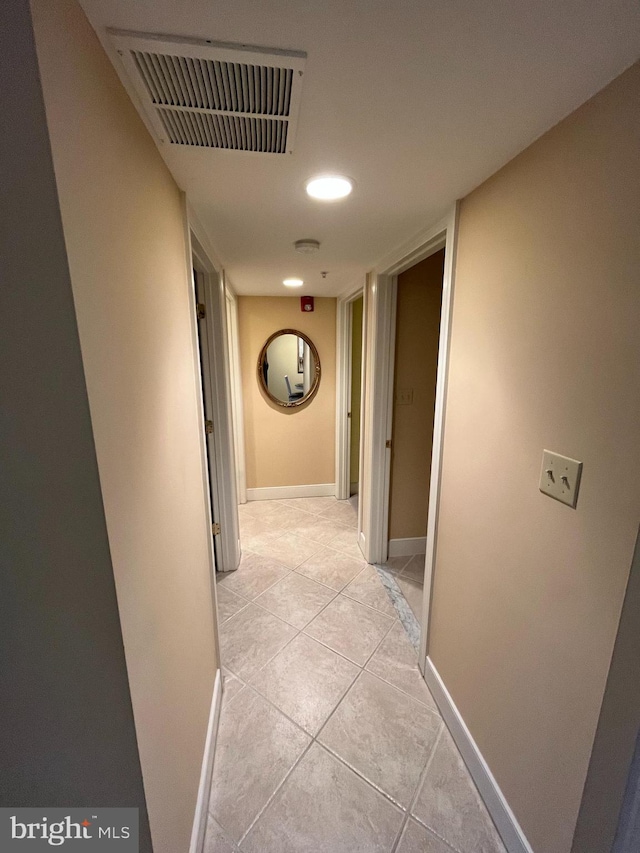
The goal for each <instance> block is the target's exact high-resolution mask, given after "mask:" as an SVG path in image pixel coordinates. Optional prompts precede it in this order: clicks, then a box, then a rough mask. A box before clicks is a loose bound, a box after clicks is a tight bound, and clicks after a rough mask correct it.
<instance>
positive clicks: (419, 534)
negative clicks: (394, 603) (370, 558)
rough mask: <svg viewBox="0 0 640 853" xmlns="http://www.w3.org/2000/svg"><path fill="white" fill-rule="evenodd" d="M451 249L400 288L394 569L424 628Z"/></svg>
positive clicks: (421, 265)
mask: <svg viewBox="0 0 640 853" xmlns="http://www.w3.org/2000/svg"><path fill="white" fill-rule="evenodd" d="M444 261H445V250H444V248H442V249H439V250H438V251H436V252H434V254H432V255H429V257H427V258H425V259H424V260H422V261H419V262H418V263H417V264H416V265H415V266H413V267H410V268H409V269H407V270H405V271H404V272H402V273H400V275H399V276H398V279H397V287H396V318H395V352H394V374H393V394H392V399H393V414H392V441H391V464H390V477H389V516H388V529H389V533H388V562H387V565H388V567H389V570H390V571H392V572H393V574H394V578H395V581H396V583H397V585H398V586H399V587H400V590H401V591H402V593H403V595H404V598H405V600H406V602H407V604H408V606H409V609H410V610H411V612H412V613H413V616H414V617H415V619H416V620H417V622H419V621H420V618H421V610H422V598H423V585H424V571H425V554H426V536H427V517H428V508H429V482H430V476H431V449H432V444H433V419H434V412H435V398H436V379H437V367H438V348H439V347H438V345H439V338H440V315H441V306H442V279H443V275H444Z"/></svg>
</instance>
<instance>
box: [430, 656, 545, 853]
mask: <svg viewBox="0 0 640 853" xmlns="http://www.w3.org/2000/svg"><path fill="white" fill-rule="evenodd" d="M424 677H425V681H426V682H427V684H428V686H429V689H430V690H431V692H432V693H433V698H434V699H435V700H436V704H437V705H438V708H439V709H440V713H441V714H442V717H443V719H444V721H445V723H446V724H447V728H448V729H449V731H450V732H451V736H452V737H453V739H454V741H455V742H456V745H457V747H458V749H459V750H460V754H461V755H462V758H463V759H464V763H465V764H466V765H467V769H468V770H469V773H470V774H471V777H472V778H473V781H474V782H475V783H476V787H477V788H478V791H479V792H480V796H481V797H482V799H483V800H484V804H485V805H486V807H487V810H488V811H489V814H490V815H491V817H492V818H493V822H494V823H495V825H496V828H497V830H498V832H499V833H500V835H501V837H502V840H503V842H504V845H505V847H506V848H507V851H508V853H533V849H532V847H531V845H530V844H529V842H528V841H527V838H526V836H525V834H524V832H523V831H522V828H521V827H520V824H519V823H518V821H517V820H516V816H515V815H514V813H513V812H512V811H511V808H510V807H509V803H508V802H507V800H506V799H505V796H504V794H503V793H502V791H501V790H500V788H499V786H498V783H497V782H496V780H495V778H494V776H493V773H492V772H491V770H490V769H489V765H488V764H487V762H486V761H485V760H484V758H483V756H482V753H481V752H480V750H479V749H478V745H477V744H476V742H475V741H474V739H473V737H472V736H471V732H470V731H469V729H468V728H467V726H466V724H465V722H464V720H463V719H462V716H461V715H460V712H459V711H458V709H457V708H456V705H455V703H454V701H453V699H452V698H451V696H450V694H449V691H448V690H447V688H446V687H445V685H444V682H443V681H442V678H441V677H440V673H439V672H438V670H437V669H436V668H435V666H434V664H433V661H432V660H431V658H429V657H428V658H427V662H426V666H425V671H424Z"/></svg>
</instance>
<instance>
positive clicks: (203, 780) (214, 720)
mask: <svg viewBox="0 0 640 853" xmlns="http://www.w3.org/2000/svg"><path fill="white" fill-rule="evenodd" d="M221 706H222V672H221V671H220V670H218V671H217V672H216V680H215V682H214V685H213V698H212V699H211V710H210V712H209V724H208V726H207V737H206V739H205V742H204V756H203V759H202V770H201V771H200V785H199V787H198V799H197V800H196V810H195V814H194V817H193V829H192V830H191V843H190V845H189V853H203V850H204V836H205V832H206V831H207V815H208V813H209V796H210V794H211V776H212V775H213V758H214V755H215V752H216V737H217V734H218V722H219V720H220V708H221Z"/></svg>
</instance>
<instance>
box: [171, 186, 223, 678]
mask: <svg viewBox="0 0 640 853" xmlns="http://www.w3.org/2000/svg"><path fill="white" fill-rule="evenodd" d="M181 205H182V221H183V226H184V250H185V264H186V272H187V275H186V279H185V281H186V282H187V302H188V305H189V312H190V314H191V318H190V324H189V327H190V331H191V357H192V359H193V370H192V374H193V379H194V386H195V387H194V394H195V398H196V413H197V418H198V423H199V424H204V400H203V397H202V381H201V378H200V346H199V343H198V319H197V312H196V291H195V287H194V282H193V254H192V251H191V227H190V218H191V212H190V210H189V205H188V202H187V197H186V195H185V194H184V193H182V196H181ZM198 449H199V451H200V470H201V472H202V497H203V500H204V512H205V519H206V524H207V530H206V541H207V551H208V557H209V572H210V576H211V606H212V614H211V617H212V619H213V631H214V638H215V644H216V657H217V661H218V666H220V634H219V631H218V596H217V588H216V553H215V547H214V544H213V536H212V535H211V524H212V523H213V519H212V517H211V501H210V499H209V494H210V491H209V465H208V461H207V446H206V436H205V432H204V429H199V430H198Z"/></svg>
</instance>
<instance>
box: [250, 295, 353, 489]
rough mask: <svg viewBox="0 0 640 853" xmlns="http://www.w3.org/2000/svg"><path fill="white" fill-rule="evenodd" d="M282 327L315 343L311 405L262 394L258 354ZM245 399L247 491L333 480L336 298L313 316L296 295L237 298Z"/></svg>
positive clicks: (317, 306) (318, 302)
mask: <svg viewBox="0 0 640 853" xmlns="http://www.w3.org/2000/svg"><path fill="white" fill-rule="evenodd" d="M278 329H297V330H299V331H301V332H304V333H305V334H306V335H308V336H309V338H311V340H312V341H313V343H314V344H315V345H316V348H317V350H318V355H319V357H320V366H321V368H322V377H321V380H320V387H319V389H318V393H317V394H316V396H315V397H314V398H313V400H311V402H310V403H308V404H306V405H304V406H302V407H300V408H296V409H283V408H281V407H279V406H277V405H276V404H275V403H272V402H271V401H270V400H269V399H267V398H266V397H265V396H264V395H263V394H262V392H261V390H260V388H259V386H258V380H257V364H258V357H259V355H260V350H261V349H262V346H263V345H264V343H265V341H266V340H267V338H268V337H269V335H271V334H273V332H276V331H278ZM238 336H239V339H240V361H241V365H242V392H243V397H244V422H245V451H246V462H247V488H249V489H255V488H263V487H269V486H299V485H306V484H316V483H333V482H334V481H335V467H334V466H335V428H336V424H335V417H336V402H335V398H336V300H335V299H328V298H322V299H318V298H316V300H315V310H314V311H313V313H311V312H309V313H306V312H303V311H301V310H300V299H299V297H297V296H240V297H238Z"/></svg>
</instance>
